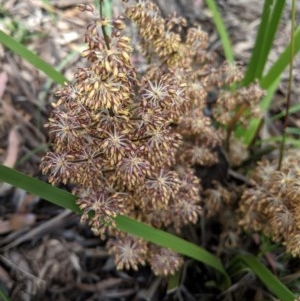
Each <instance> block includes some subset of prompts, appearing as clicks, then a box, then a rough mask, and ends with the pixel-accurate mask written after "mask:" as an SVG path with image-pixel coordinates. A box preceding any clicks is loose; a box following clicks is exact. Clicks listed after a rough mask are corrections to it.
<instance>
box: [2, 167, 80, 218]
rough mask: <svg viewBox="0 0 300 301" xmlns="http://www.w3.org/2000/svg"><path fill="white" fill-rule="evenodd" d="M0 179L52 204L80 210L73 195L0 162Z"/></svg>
mask: <svg viewBox="0 0 300 301" xmlns="http://www.w3.org/2000/svg"><path fill="white" fill-rule="evenodd" d="M0 181H3V182H7V183H9V184H11V185H13V186H15V187H19V188H22V189H23V190H26V191H28V192H30V193H32V194H35V195H38V196H40V197H41V198H43V199H45V200H47V201H49V202H51V203H53V204H56V205H58V206H61V207H64V208H66V209H70V210H72V211H73V212H76V213H80V212H81V211H80V209H79V207H78V206H77V205H76V203H75V200H76V199H77V197H76V196H75V195H73V194H71V193H69V192H68V191H65V190H62V189H60V188H57V187H55V186H52V185H50V184H47V183H45V182H42V181H40V180H38V179H35V178H33V177H29V176H27V175H25V174H23V173H21V172H19V171H17V170H15V169H12V168H8V167H6V166H4V165H1V164H0Z"/></svg>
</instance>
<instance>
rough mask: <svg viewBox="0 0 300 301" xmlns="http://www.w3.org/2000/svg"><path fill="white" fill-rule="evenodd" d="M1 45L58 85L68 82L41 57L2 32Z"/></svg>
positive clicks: (0, 32) (0, 35) (0, 34)
mask: <svg viewBox="0 0 300 301" xmlns="http://www.w3.org/2000/svg"><path fill="white" fill-rule="evenodd" d="M0 43H1V44H3V45H4V46H6V47H7V48H9V49H10V50H12V51H13V52H14V53H16V54H18V55H19V56H20V57H22V58H24V59H25V60H26V61H28V62H29V63H30V64H32V66H34V67H36V68H37V69H38V70H41V71H42V72H44V73H45V74H46V75H47V76H48V77H49V78H51V79H53V81H55V82H56V83H58V84H61V85H63V84H64V83H65V82H67V81H68V80H67V79H66V78H65V77H64V76H63V75H62V74H61V73H60V72H58V71H56V70H55V69H54V68H53V67H52V66H51V65H49V64H48V63H46V62H45V61H44V60H42V59H41V58H40V57H39V56H37V55H36V54H34V53H33V52H32V51H30V50H28V49H27V48H26V47H25V46H23V45H22V44H21V43H19V42H17V41H16V40H15V39H13V38H12V37H10V36H9V35H7V34H6V33H4V32H3V31H2V30H0Z"/></svg>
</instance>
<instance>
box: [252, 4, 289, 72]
mask: <svg viewBox="0 0 300 301" xmlns="http://www.w3.org/2000/svg"><path fill="white" fill-rule="evenodd" d="M285 2H286V1H285V0H275V3H274V4H273V9H272V12H271V16H270V20H269V23H268V27H267V30H266V34H265V39H264V43H263V45H261V47H260V52H261V55H260V61H259V63H258V66H257V70H256V77H257V78H261V77H262V75H263V72H264V69H265V65H266V62H267V60H268V56H269V53H270V50H271V48H272V45H273V42H274V39H275V34H276V32H277V29H278V26H279V23H280V21H281V15H282V12H283V9H284V6H285Z"/></svg>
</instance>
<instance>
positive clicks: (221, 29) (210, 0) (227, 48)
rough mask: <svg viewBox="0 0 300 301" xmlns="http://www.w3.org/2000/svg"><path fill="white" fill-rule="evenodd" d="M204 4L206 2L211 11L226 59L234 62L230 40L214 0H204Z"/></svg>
mask: <svg viewBox="0 0 300 301" xmlns="http://www.w3.org/2000/svg"><path fill="white" fill-rule="evenodd" d="M206 4H207V6H208V7H209V9H210V11H211V13H212V16H213V20H214V22H215V25H216V28H217V31H218V33H219V36H220V38H221V42H222V45H223V49H224V53H225V57H226V60H227V61H228V62H230V63H233V62H234V55H233V50H232V46H231V42H230V39H229V35H228V32H227V30H226V27H225V25H224V22H223V20H222V17H221V14H220V12H219V10H218V7H217V5H216V2H215V0H206Z"/></svg>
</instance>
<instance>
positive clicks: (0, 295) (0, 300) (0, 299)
mask: <svg viewBox="0 0 300 301" xmlns="http://www.w3.org/2000/svg"><path fill="white" fill-rule="evenodd" d="M0 301H10V299H9V298H8V297H7V296H6V294H5V293H4V292H3V291H2V288H1V287H0Z"/></svg>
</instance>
